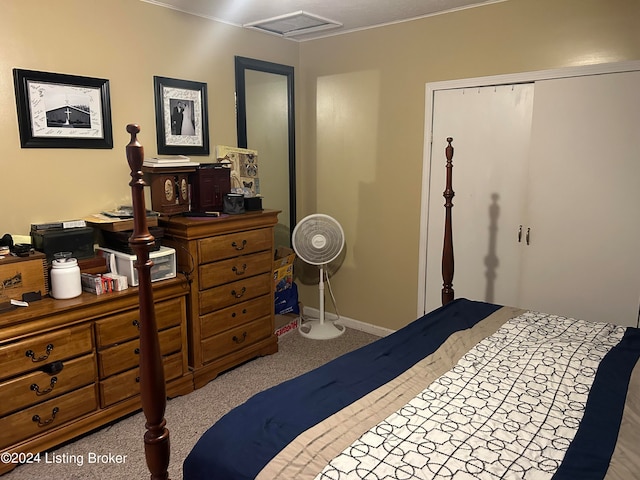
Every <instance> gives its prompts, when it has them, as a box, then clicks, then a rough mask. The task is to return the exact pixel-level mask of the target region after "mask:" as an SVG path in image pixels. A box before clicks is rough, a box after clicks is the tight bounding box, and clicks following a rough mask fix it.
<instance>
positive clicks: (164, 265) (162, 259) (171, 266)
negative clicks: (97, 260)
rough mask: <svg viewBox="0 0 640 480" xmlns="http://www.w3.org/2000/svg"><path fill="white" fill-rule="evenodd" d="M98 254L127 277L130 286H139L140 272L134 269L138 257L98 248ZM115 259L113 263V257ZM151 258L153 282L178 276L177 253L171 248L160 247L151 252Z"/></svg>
mask: <svg viewBox="0 0 640 480" xmlns="http://www.w3.org/2000/svg"><path fill="white" fill-rule="evenodd" d="M97 253H98V254H99V255H102V256H103V257H105V258H106V259H107V265H113V264H114V263H115V267H116V270H117V272H113V273H118V274H119V275H126V276H127V281H128V282H129V285H131V286H134V287H135V286H136V285H138V270H136V268H135V267H134V265H133V264H134V262H135V261H136V258H137V257H136V255H130V254H128V253H124V252H118V251H117V250H112V249H110V248H106V247H98V250H97ZM112 256H113V257H114V259H113V261H111V257H112ZM149 258H150V259H151V260H153V266H152V267H151V281H152V282H157V281H158V280H166V279H167V278H174V277H175V276H176V251H175V250H174V249H173V248H169V247H160V248H159V249H158V250H156V251H153V252H149Z"/></svg>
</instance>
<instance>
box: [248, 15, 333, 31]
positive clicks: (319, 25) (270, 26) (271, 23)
mask: <svg viewBox="0 0 640 480" xmlns="http://www.w3.org/2000/svg"><path fill="white" fill-rule="evenodd" d="M341 26H342V24H341V23H339V22H336V21H334V20H329V19H327V18H322V17H319V16H317V15H313V14H310V13H307V12H303V11H299V12H294V13H288V14H286V15H280V16H278V17H272V18H267V19H266V20H259V21H257V22H251V23H245V24H244V25H243V27H247V28H254V29H257V30H261V31H263V32H268V33H273V34H275V35H280V36H283V37H295V36H298V35H304V34H306V33H311V32H317V31H320V30H327V29H330V28H339V27H341Z"/></svg>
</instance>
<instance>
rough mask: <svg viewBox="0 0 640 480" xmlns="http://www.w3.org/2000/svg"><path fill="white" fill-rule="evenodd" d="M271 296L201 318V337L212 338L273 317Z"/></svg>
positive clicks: (255, 299) (264, 296)
mask: <svg viewBox="0 0 640 480" xmlns="http://www.w3.org/2000/svg"><path fill="white" fill-rule="evenodd" d="M272 307H273V300H272V299H271V295H263V296H262V297H258V298H254V299H253V300H248V301H246V302H242V303H239V304H238V305H233V306H231V307H227V308H223V309H221V310H216V311H215V312H213V313H209V314H207V315H203V316H202V317H200V336H201V337H202V338H207V337H210V336H211V335H215V334H216V333H220V332H223V331H224V330H228V329H229V328H233V327H237V326H238V325H242V324H244V323H248V322H250V321H252V320H256V319H258V318H261V317H266V316H268V315H271V309H272Z"/></svg>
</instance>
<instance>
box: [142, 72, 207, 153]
mask: <svg viewBox="0 0 640 480" xmlns="http://www.w3.org/2000/svg"><path fill="white" fill-rule="evenodd" d="M153 84H154V90H155V102H156V135H157V139H158V154H160V155H208V154H209V127H208V120H207V118H208V117H207V84H206V83H201V82H192V81H188V80H178V79H175V78H167V77H158V76H154V77H153Z"/></svg>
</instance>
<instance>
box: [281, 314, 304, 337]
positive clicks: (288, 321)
mask: <svg viewBox="0 0 640 480" xmlns="http://www.w3.org/2000/svg"><path fill="white" fill-rule="evenodd" d="M275 325H276V332H275V333H276V335H277V336H278V337H281V336H283V335H285V334H287V333H289V332H292V331H294V330H295V329H297V328H298V327H299V326H300V316H299V315H276V317H275Z"/></svg>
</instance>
